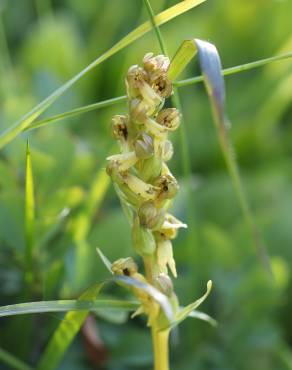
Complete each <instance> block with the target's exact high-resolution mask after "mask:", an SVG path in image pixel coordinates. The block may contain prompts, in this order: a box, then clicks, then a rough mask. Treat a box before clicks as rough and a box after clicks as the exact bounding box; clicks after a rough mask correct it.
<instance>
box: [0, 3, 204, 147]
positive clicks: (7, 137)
mask: <svg viewBox="0 0 292 370" xmlns="http://www.w3.org/2000/svg"><path fill="white" fill-rule="evenodd" d="M204 1H205V0H184V1H181V2H180V3H178V4H176V5H174V6H172V7H170V8H168V9H166V10H164V11H163V12H161V13H159V14H158V15H156V16H155V22H156V24H157V25H162V24H164V23H166V22H168V21H170V20H171V19H173V18H175V17H177V16H178V15H180V14H182V13H184V12H186V11H188V10H190V9H192V8H194V7H195V6H197V5H199V4H201V3H203V2H204ZM151 28H152V24H151V22H150V21H147V22H145V23H143V24H142V25H140V26H139V27H137V28H136V29H135V30H133V31H132V32H130V33H129V34H128V35H127V36H125V37H124V38H122V39H121V40H120V41H118V42H117V43H116V44H115V45H114V46H113V47H112V48H110V49H109V50H108V51H106V52H105V53H104V54H102V55H101V56H100V57H98V58H97V59H96V60H94V61H93V62H92V63H90V64H89V65H88V66H87V67H85V68H84V69H83V70H82V71H81V72H79V73H78V74H76V75H75V76H74V77H73V78H71V79H70V80H69V81H67V82H66V83H65V84H64V85H62V86H61V87H59V88H58V89H57V90H55V91H54V92H53V93H52V94H51V95H49V96H48V97H47V98H46V99H44V100H43V101H42V102H41V103H39V104H38V105H37V106H36V107H35V108H33V109H32V110H31V111H30V112H28V113H27V114H25V115H24V116H23V117H22V118H20V120H18V121H17V122H15V123H14V124H13V125H12V126H10V127H9V128H7V129H6V130H5V131H4V132H2V134H1V135H0V148H2V147H3V146H4V145H6V144H7V143H9V142H10V141H11V140H13V139H14V138H15V137H16V136H17V135H18V134H19V133H20V132H22V131H23V130H25V129H26V128H27V127H28V126H29V125H30V124H31V123H32V122H33V121H34V120H35V119H37V118H38V117H39V116H40V115H41V114H42V113H43V112H45V111H46V110H47V109H48V108H49V107H50V106H51V105H52V104H53V103H54V102H55V101H56V100H57V99H58V98H59V97H60V96H62V95H63V94H64V93H65V92H66V91H67V90H68V89H70V88H71V87H72V86H73V85H74V84H75V83H76V82H77V81H79V80H80V79H81V78H82V77H84V76H85V75H86V74H88V72H90V71H91V70H92V69H94V68H95V67H96V66H98V65H99V64H101V63H102V62H104V61H105V60H106V59H108V58H109V57H111V56H112V55H114V54H115V53H117V52H118V51H120V50H122V49H123V48H125V47H126V46H128V45H130V44H131V43H132V42H134V41H135V40H137V39H138V38H140V37H141V36H143V35H145V34H146V33H147V32H149V31H150V30H151Z"/></svg>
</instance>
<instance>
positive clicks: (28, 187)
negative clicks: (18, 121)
mask: <svg viewBox="0 0 292 370" xmlns="http://www.w3.org/2000/svg"><path fill="white" fill-rule="evenodd" d="M34 229H35V202H34V185H33V174H32V164H31V154H30V148H29V143H28V142H27V146H26V171H25V244H26V252H25V254H26V281H27V282H28V283H29V284H30V283H31V282H32V280H33V248H34Z"/></svg>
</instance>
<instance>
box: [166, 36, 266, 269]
mask: <svg viewBox="0 0 292 370" xmlns="http://www.w3.org/2000/svg"><path fill="white" fill-rule="evenodd" d="M196 53H198V56H199V64H200V68H201V70H202V74H203V78H204V83H205V86H206V90H207V93H208V96H209V100H210V104H211V107H212V113H213V121H214V124H215V128H216V131H217V135H218V139H219V143H220V146H221V150H222V153H223V156H224V159H225V162H226V165H227V169H228V172H229V175H230V178H231V181H232V184H233V187H234V190H235V193H236V195H237V199H238V202H239V205H240V208H241V211H242V213H243V217H244V219H245V222H246V224H247V226H248V228H249V230H250V234H251V237H252V240H253V242H254V244H255V247H256V250H257V253H258V255H259V257H260V259H261V261H262V263H263V265H264V267H265V268H266V270H267V271H268V272H269V274H270V275H272V272H271V267H270V263H269V258H268V255H267V253H266V249H265V247H264V245H263V242H262V239H261V236H260V233H259V231H258V229H257V226H256V224H255V221H254V218H253V215H252V212H251V209H250V206H249V203H248V201H247V198H246V196H245V193H244V189H243V185H242V181H241V178H240V173H239V168H238V165H237V161H236V158H235V156H234V149H233V146H232V142H231V138H230V135H229V133H228V129H229V126H230V123H229V120H228V118H227V115H226V110H225V85H224V79H223V77H222V73H221V70H222V68H221V61H220V57H219V54H218V52H217V49H216V48H215V46H214V45H212V44H210V43H208V42H206V41H202V40H198V39H194V40H186V41H185V42H183V44H182V45H181V47H180V48H179V50H178V51H177V54H176V55H175V56H174V58H173V61H172V63H171V66H170V68H169V72H168V73H169V77H170V78H171V79H175V78H176V77H177V76H178V75H179V73H180V72H181V71H182V70H183V68H184V67H185V66H186V65H187V64H188V63H189V62H190V60H191V59H192V58H193V57H194V55H195V54H196Z"/></svg>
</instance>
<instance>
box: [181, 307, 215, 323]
mask: <svg viewBox="0 0 292 370" xmlns="http://www.w3.org/2000/svg"><path fill="white" fill-rule="evenodd" d="M188 317H192V318H194V319H199V320H202V321H206V322H208V323H209V324H210V325H212V326H217V325H218V323H217V321H216V320H214V319H213V318H212V317H211V316H209V315H207V314H206V313H204V312H201V311H198V310H193V311H191V312H190V313H189V315H188Z"/></svg>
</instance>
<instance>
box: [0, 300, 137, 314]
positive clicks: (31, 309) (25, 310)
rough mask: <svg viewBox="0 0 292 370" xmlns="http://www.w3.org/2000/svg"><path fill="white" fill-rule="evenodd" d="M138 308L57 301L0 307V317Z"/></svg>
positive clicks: (132, 303)
mask: <svg viewBox="0 0 292 370" xmlns="http://www.w3.org/2000/svg"><path fill="white" fill-rule="evenodd" d="M138 306H139V303H138V302H135V301H122V300H118V299H99V300H95V299H94V300H81V299H79V300H76V299H67V300H58V301H40V302H27V303H18V304H12V305H8V306H2V307H0V317H6V316H15V315H27V314H35V313H37V314H40V313H47V312H67V311H96V310H100V309H104V308H105V309H120V310H135V309H136V308H137V307H138Z"/></svg>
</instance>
